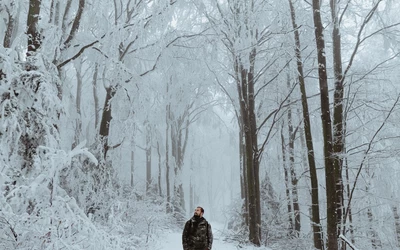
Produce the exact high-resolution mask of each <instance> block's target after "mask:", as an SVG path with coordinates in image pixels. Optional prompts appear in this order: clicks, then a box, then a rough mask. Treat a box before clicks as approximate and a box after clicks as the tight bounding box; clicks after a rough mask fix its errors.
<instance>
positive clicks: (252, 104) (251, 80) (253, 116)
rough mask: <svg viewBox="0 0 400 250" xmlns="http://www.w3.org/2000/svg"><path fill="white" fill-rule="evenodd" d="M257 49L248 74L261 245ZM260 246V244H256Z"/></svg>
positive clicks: (251, 55)
mask: <svg viewBox="0 0 400 250" xmlns="http://www.w3.org/2000/svg"><path fill="white" fill-rule="evenodd" d="M256 54H257V51H256V48H255V45H254V47H253V49H252V50H251V53H250V56H249V61H250V69H249V71H248V74H247V81H248V82H247V84H248V94H249V98H248V100H249V110H248V111H249V118H250V133H251V136H252V140H251V142H252V150H253V152H252V154H253V155H254V156H253V167H254V191H255V193H254V194H255V200H254V202H255V203H256V222H257V225H256V226H257V228H256V230H257V233H258V241H259V242H260V244H261V194H260V162H259V158H260V155H259V153H260V152H259V150H258V137H257V120H256V114H255V110H256V107H255V95H254V84H255V82H254V66H255V62H256ZM256 245H258V243H257V244H256Z"/></svg>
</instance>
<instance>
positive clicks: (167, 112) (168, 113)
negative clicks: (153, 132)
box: [165, 82, 172, 213]
mask: <svg viewBox="0 0 400 250" xmlns="http://www.w3.org/2000/svg"><path fill="white" fill-rule="evenodd" d="M166 96H167V97H168V96H169V82H167V91H166ZM168 102H169V100H168ZM170 122H171V105H170V104H167V105H166V106H165V124H166V126H165V169H166V170H165V181H166V185H167V208H166V210H167V213H171V212H172V208H171V191H170V179H169V171H170V169H169V154H170V152H169V128H170Z"/></svg>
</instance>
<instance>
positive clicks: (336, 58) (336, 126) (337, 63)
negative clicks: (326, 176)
mask: <svg viewBox="0 0 400 250" xmlns="http://www.w3.org/2000/svg"><path fill="white" fill-rule="evenodd" d="M337 4H338V3H337V0H330V6H331V15H332V23H333V31H332V40H333V70H334V77H335V92H334V102H333V163H334V169H335V178H336V194H337V196H336V213H337V224H338V232H337V234H338V235H339V234H341V233H344V232H342V230H341V228H342V226H341V225H342V222H343V218H342V217H343V209H344V204H343V178H342V166H343V160H342V155H343V144H344V139H343V137H344V133H343V91H344V90H343V82H342V78H343V72H342V52H341V38H340V23H339V18H338V6H337Z"/></svg>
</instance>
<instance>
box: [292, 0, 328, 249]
mask: <svg viewBox="0 0 400 250" xmlns="http://www.w3.org/2000/svg"><path fill="white" fill-rule="evenodd" d="M289 5H290V10H291V17H292V25H293V29H294V36H295V44H296V47H295V52H296V58H297V70H298V78H299V86H300V92H301V104H302V108H303V124H304V133H305V137H306V146H307V157H308V165H309V170H310V181H311V213H312V218H311V220H312V227H313V235H314V237H313V238H314V247H315V248H316V249H323V247H324V240H323V237H322V226H321V221H320V212H319V194H318V175H317V168H316V164H315V156H314V146H313V140H312V133H311V122H310V112H309V109H308V101H307V92H306V88H305V81H304V72H303V61H302V58H301V45H300V35H299V32H298V27H297V24H296V15H295V14H296V13H295V9H294V6H293V3H292V0H289Z"/></svg>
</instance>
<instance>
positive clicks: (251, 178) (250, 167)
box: [235, 58, 261, 246]
mask: <svg viewBox="0 0 400 250" xmlns="http://www.w3.org/2000/svg"><path fill="white" fill-rule="evenodd" d="M235 72H236V76H237V89H238V95H239V102H240V111H241V114H240V115H241V117H242V124H243V128H244V137H245V140H244V142H245V156H246V169H247V173H246V177H247V187H248V210H249V240H250V242H252V243H253V244H254V245H257V246H260V244H261V240H260V231H259V230H260V225H259V224H258V220H259V219H260V218H261V216H260V215H258V214H257V209H258V207H259V206H258V205H257V202H259V201H260V199H259V198H257V190H256V184H257V183H259V182H257V181H256V172H257V171H258V170H257V169H256V168H257V167H258V166H255V164H254V163H255V161H256V160H257V158H256V157H255V156H257V154H256V153H255V152H254V149H253V146H254V142H253V139H254V137H253V134H252V128H253V126H254V124H251V123H252V121H254V122H255V120H252V119H254V118H255V116H254V110H253V111H251V110H250V109H251V108H250V107H251V106H252V107H253V108H254V106H253V105H254V104H250V102H254V86H253V81H252V83H250V85H252V86H249V81H248V76H249V75H248V71H247V70H246V69H244V67H243V65H242V63H241V61H240V59H238V58H236V63H235ZM250 99H252V100H251V101H250ZM251 113H253V114H251Z"/></svg>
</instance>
